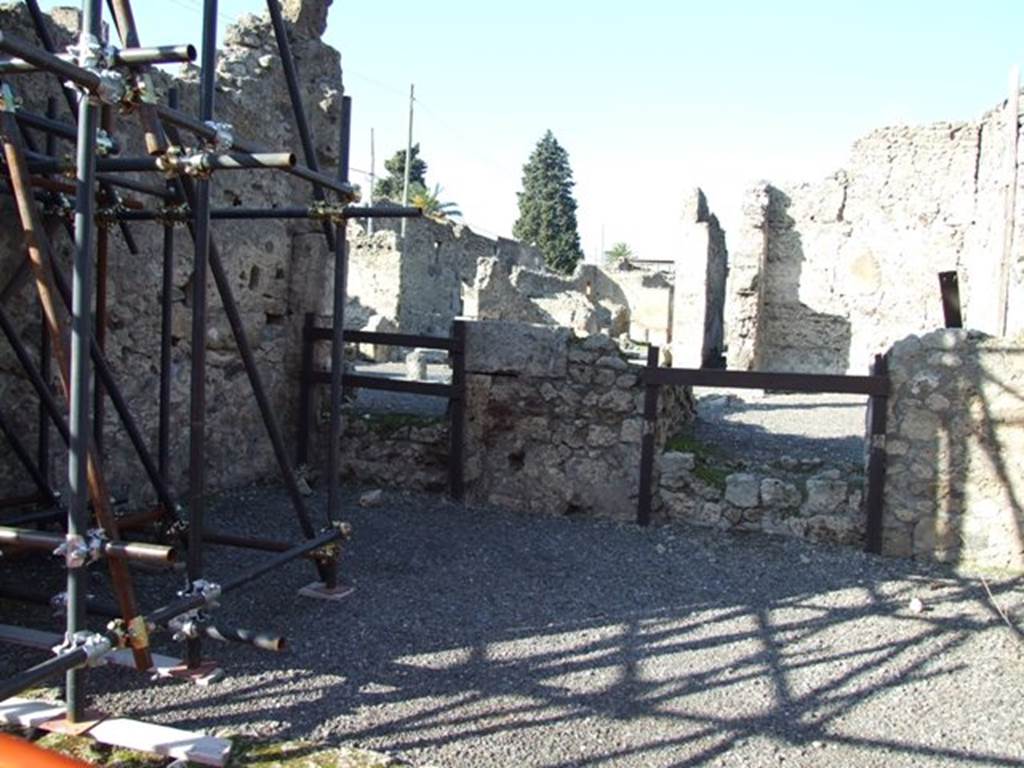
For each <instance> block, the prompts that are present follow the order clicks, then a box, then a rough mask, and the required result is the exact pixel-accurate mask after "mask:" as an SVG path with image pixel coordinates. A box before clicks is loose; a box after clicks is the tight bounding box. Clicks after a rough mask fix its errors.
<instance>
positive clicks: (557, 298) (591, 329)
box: [464, 259, 674, 347]
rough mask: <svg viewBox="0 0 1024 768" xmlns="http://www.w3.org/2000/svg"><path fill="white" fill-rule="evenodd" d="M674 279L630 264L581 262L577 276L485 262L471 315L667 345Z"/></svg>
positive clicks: (469, 300) (471, 297)
mask: <svg viewBox="0 0 1024 768" xmlns="http://www.w3.org/2000/svg"><path fill="white" fill-rule="evenodd" d="M673 291H674V287H673V278H672V275H671V274H666V273H664V272H661V271H658V270H650V269H643V268H638V267H634V266H631V265H629V264H624V265H621V266H617V267H599V266H597V265H595V264H580V265H578V266H577V267H576V271H575V272H573V274H572V275H560V274H557V273H554V272H550V271H548V270H540V269H530V268H526V267H513V268H512V269H511V270H507V269H506V268H505V266H504V265H503V264H502V263H501V262H500V261H498V260H497V259H485V260H483V261H481V263H480V265H479V267H478V269H477V279H476V281H475V282H474V283H473V285H472V287H471V288H469V289H468V290H467V291H466V293H465V304H464V309H465V314H466V316H467V317H473V318H476V319H480V320H508V321H516V322H524V323H541V324H548V325H560V326H565V327H567V328H571V329H572V330H573V331H575V332H576V333H577V335H580V336H589V335H592V334H595V333H604V334H607V335H610V336H613V337H616V338H618V337H620V336H623V335H625V336H627V337H628V338H629V339H631V340H632V341H636V342H642V343H650V344H657V345H659V346H663V347H664V346H666V345H667V343H668V341H669V340H670V339H671V329H672V297H673Z"/></svg>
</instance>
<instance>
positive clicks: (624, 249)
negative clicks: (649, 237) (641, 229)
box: [604, 243, 633, 267]
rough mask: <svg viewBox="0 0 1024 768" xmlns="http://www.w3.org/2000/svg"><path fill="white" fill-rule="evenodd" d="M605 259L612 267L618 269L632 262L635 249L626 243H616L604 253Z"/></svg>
mask: <svg viewBox="0 0 1024 768" xmlns="http://www.w3.org/2000/svg"><path fill="white" fill-rule="evenodd" d="M604 257H605V259H606V260H607V262H608V264H609V265H610V266H613V267H617V266H620V265H622V264H627V263H628V262H630V261H632V259H633V249H632V248H630V247H629V246H628V245H627V244H626V243H616V244H615V245H613V246H612V247H611V249H610V250H607V251H605V252H604Z"/></svg>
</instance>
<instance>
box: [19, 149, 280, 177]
mask: <svg viewBox="0 0 1024 768" xmlns="http://www.w3.org/2000/svg"><path fill="white" fill-rule="evenodd" d="M294 165H295V155H293V154H292V153H291V152H261V153H259V154H248V153H245V152H231V153H227V154H223V155H221V154H216V153H214V152H200V153H198V154H195V155H186V156H181V157H178V158H174V159H170V158H167V157H101V158H97V159H96V170H97V171H99V172H100V173H144V172H149V171H156V172H160V173H192V174H200V173H204V172H207V171H241V170H252V169H259V168H271V169H274V168H276V169H284V170H288V169H290V168H292V167H294ZM28 169H29V171H30V172H31V173H41V174H52V173H61V174H71V173H74V172H75V164H74V163H73V162H72V161H71V160H66V159H63V158H58V157H43V156H40V155H37V154H34V153H29V162H28Z"/></svg>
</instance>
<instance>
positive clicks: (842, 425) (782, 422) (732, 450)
mask: <svg viewBox="0 0 1024 768" xmlns="http://www.w3.org/2000/svg"><path fill="white" fill-rule="evenodd" d="M694 396H695V397H696V398H697V420H696V421H695V422H694V426H693V434H694V437H696V438H697V439H698V440H700V441H701V442H703V443H706V444H708V445H711V446H714V447H715V448H716V449H717V450H718V452H719V453H721V454H723V455H725V456H727V457H729V458H740V459H747V460H749V461H753V462H760V463H767V462H770V461H773V460H775V459H778V458H779V457H780V456H792V457H793V458H795V459H815V458H816V459H821V460H822V461H823V462H825V463H829V464H835V463H849V464H862V463H863V461H864V432H865V418H866V415H867V398H865V397H861V396H859V395H805V394H774V393H768V392H761V391H759V390H750V389H735V390H730V389H713V390H709V389H702V388H698V389H695V390H694Z"/></svg>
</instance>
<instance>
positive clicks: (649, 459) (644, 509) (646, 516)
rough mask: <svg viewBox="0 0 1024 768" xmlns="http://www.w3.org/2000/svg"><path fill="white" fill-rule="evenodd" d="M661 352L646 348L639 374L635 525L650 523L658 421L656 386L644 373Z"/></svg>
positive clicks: (654, 364) (653, 366)
mask: <svg viewBox="0 0 1024 768" xmlns="http://www.w3.org/2000/svg"><path fill="white" fill-rule="evenodd" d="M660 354H661V350H660V349H658V347H655V346H653V345H652V346H649V347H648V348H647V367H646V368H645V369H644V370H643V372H642V373H641V379H642V380H643V381H644V415H643V422H644V427H643V437H642V438H641V440H640V493H639V497H638V499H637V510H636V522H637V525H650V523H651V483H652V482H653V480H654V437H655V435H654V432H655V428H656V427H657V421H658V385H657V384H654V383H652V382H651V381H649V380H647V378H646V377H645V376H644V374H645V373H647V372H648V371H650V370H651V369H653V368H657V367H658V358H659V357H660Z"/></svg>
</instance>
